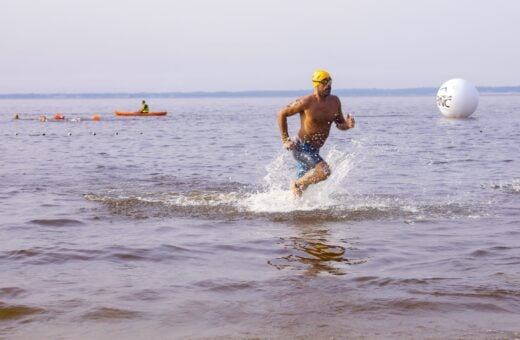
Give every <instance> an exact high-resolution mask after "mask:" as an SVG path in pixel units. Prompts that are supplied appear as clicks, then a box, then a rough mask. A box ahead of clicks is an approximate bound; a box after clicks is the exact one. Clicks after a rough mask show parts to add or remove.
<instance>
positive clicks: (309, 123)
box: [278, 70, 355, 197]
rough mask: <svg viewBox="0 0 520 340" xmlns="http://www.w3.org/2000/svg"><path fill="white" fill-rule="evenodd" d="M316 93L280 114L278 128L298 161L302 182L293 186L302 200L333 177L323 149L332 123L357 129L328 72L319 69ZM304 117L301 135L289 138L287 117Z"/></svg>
mask: <svg viewBox="0 0 520 340" xmlns="http://www.w3.org/2000/svg"><path fill="white" fill-rule="evenodd" d="M312 82H313V86H314V93H313V94H310V95H307V96H305V97H302V98H299V99H297V100H296V101H294V102H293V103H291V104H289V105H288V106H287V107H285V108H283V109H282V110H280V112H278V127H279V128H280V133H281V135H282V140H283V143H284V147H285V148H286V149H288V150H292V153H293V156H294V158H295V159H296V161H297V162H298V173H297V177H298V179H297V180H296V181H295V182H293V183H292V184H291V190H292V192H293V195H294V196H295V197H300V196H301V195H302V194H303V191H304V190H305V189H306V188H307V187H308V186H309V185H311V184H314V183H318V182H321V181H324V180H326V179H327V178H328V177H329V176H330V174H331V171H330V168H329V165H328V164H327V163H326V162H325V161H324V160H323V158H321V156H320V154H319V153H320V148H321V147H322V146H323V144H325V141H326V140H327V137H328V136H329V133H330V128H331V125H332V123H335V124H336V127H337V128H338V129H340V130H348V129H351V128H353V127H354V125H355V122H354V118H352V117H351V115H350V114H347V117H346V118H345V117H343V112H342V110H341V101H340V100H339V98H338V97H337V96H334V95H331V94H330V92H331V89H332V78H331V76H330V74H329V73H328V72H326V71H324V70H317V71H316V72H314V75H313V77H312ZM297 113H299V114H300V123H301V125H300V130H299V131H298V136H297V137H296V138H295V139H294V140H291V139H290V138H289V133H288V126H287V117H290V116H293V115H295V114H297Z"/></svg>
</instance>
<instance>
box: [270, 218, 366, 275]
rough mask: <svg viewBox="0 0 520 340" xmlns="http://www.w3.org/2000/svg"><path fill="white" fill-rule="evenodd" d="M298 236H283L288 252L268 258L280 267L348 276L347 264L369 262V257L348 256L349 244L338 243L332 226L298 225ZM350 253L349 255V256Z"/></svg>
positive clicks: (285, 248)
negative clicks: (331, 231) (334, 239)
mask: <svg viewBox="0 0 520 340" xmlns="http://www.w3.org/2000/svg"><path fill="white" fill-rule="evenodd" d="M291 227H292V229H294V230H295V232H296V233H295V235H294V236H291V237H287V238H284V237H282V238H280V242H279V243H280V244H281V246H282V247H283V249H284V251H286V252H288V254H287V255H284V256H281V257H278V258H276V259H273V260H270V261H268V264H269V265H271V266H273V267H275V268H276V269H278V270H285V269H288V270H296V271H303V272H304V275H307V276H318V275H321V274H329V275H345V274H347V273H346V270H345V269H346V267H347V266H350V265H357V264H362V263H365V262H366V260H365V259H354V258H349V257H348V250H349V247H348V244H347V243H346V241H342V242H344V243H343V244H341V245H340V244H334V243H337V242H338V241H332V240H331V239H332V235H330V229H329V228H327V227H325V226H316V225H313V224H294V225H292V226H291ZM346 253H347V255H346Z"/></svg>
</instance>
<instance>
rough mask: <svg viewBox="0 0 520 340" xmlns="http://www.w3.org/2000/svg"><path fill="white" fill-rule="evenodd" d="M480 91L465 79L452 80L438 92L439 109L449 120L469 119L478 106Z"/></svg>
mask: <svg viewBox="0 0 520 340" xmlns="http://www.w3.org/2000/svg"><path fill="white" fill-rule="evenodd" d="M478 96H479V95H478V91H477V88H476V87H475V86H473V84H471V83H470V82H469V81H467V80H464V79H459V78H456V79H451V80H448V81H447V82H445V83H444V84H442V85H441V87H440V88H439V91H437V107H438V108H439V110H440V111H441V113H442V114H443V115H444V116H445V117H448V118H466V117H469V116H470V115H471V114H472V113H473V112H475V110H476V109H477V106H478Z"/></svg>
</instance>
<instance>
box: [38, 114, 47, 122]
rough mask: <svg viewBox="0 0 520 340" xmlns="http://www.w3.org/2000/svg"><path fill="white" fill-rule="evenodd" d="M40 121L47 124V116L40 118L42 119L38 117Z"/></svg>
mask: <svg viewBox="0 0 520 340" xmlns="http://www.w3.org/2000/svg"><path fill="white" fill-rule="evenodd" d="M38 121H39V122H42V123H45V122H46V121H47V117H45V116H40V117H38Z"/></svg>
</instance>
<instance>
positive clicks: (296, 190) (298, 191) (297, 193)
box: [291, 182, 303, 198]
mask: <svg viewBox="0 0 520 340" xmlns="http://www.w3.org/2000/svg"><path fill="white" fill-rule="evenodd" d="M291 191H292V193H293V196H294V198H300V197H302V194H303V189H302V187H301V186H299V185H298V184H296V182H294V183H291Z"/></svg>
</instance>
